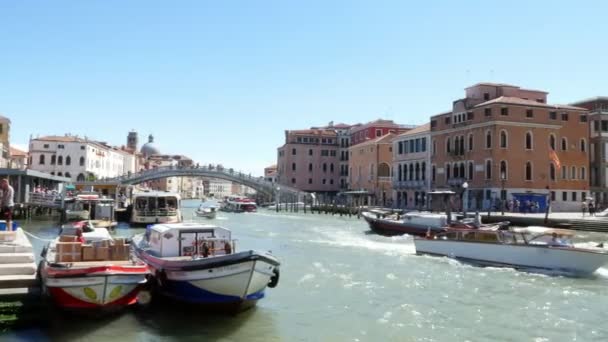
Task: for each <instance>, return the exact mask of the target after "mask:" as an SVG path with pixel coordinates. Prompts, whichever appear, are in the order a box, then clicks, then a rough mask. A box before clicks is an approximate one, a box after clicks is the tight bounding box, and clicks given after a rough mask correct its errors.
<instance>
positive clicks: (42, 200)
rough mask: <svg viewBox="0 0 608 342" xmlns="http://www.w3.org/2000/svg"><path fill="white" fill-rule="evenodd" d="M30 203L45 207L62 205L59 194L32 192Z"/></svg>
mask: <svg viewBox="0 0 608 342" xmlns="http://www.w3.org/2000/svg"><path fill="white" fill-rule="evenodd" d="M28 203H30V204H36V205H43V206H56V205H60V204H61V196H60V195H59V194H47V193H43V192H30V193H29V200H28Z"/></svg>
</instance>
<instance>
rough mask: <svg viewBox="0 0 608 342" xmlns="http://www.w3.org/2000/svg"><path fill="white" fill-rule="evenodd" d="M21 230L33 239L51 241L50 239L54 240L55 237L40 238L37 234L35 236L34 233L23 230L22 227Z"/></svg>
mask: <svg viewBox="0 0 608 342" xmlns="http://www.w3.org/2000/svg"><path fill="white" fill-rule="evenodd" d="M22 231H23V232H24V233H25V234H26V235H29V236H31V237H33V238H34V239H38V240H41V241H46V242H51V241H53V240H55V239H44V238H41V237H39V236H36V235H34V234H32V233H30V232H27V231H25V230H23V229H22Z"/></svg>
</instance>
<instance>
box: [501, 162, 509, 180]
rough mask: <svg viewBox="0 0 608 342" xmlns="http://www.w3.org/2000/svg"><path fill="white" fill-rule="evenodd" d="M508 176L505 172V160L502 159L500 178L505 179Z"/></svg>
mask: <svg viewBox="0 0 608 342" xmlns="http://www.w3.org/2000/svg"><path fill="white" fill-rule="evenodd" d="M507 177H508V174H507V162H506V161H504V160H501V161H500V179H501V180H506V179H507Z"/></svg>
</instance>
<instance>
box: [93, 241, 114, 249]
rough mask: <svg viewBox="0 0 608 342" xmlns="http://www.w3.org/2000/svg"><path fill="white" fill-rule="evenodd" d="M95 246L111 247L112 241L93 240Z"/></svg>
mask: <svg viewBox="0 0 608 342" xmlns="http://www.w3.org/2000/svg"><path fill="white" fill-rule="evenodd" d="M93 246H94V247H95V248H97V247H110V241H109V240H101V241H93Z"/></svg>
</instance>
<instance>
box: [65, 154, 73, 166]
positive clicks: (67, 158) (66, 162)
mask: <svg viewBox="0 0 608 342" xmlns="http://www.w3.org/2000/svg"><path fill="white" fill-rule="evenodd" d="M65 165H72V158H71V157H70V156H67V157H65Z"/></svg>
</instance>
